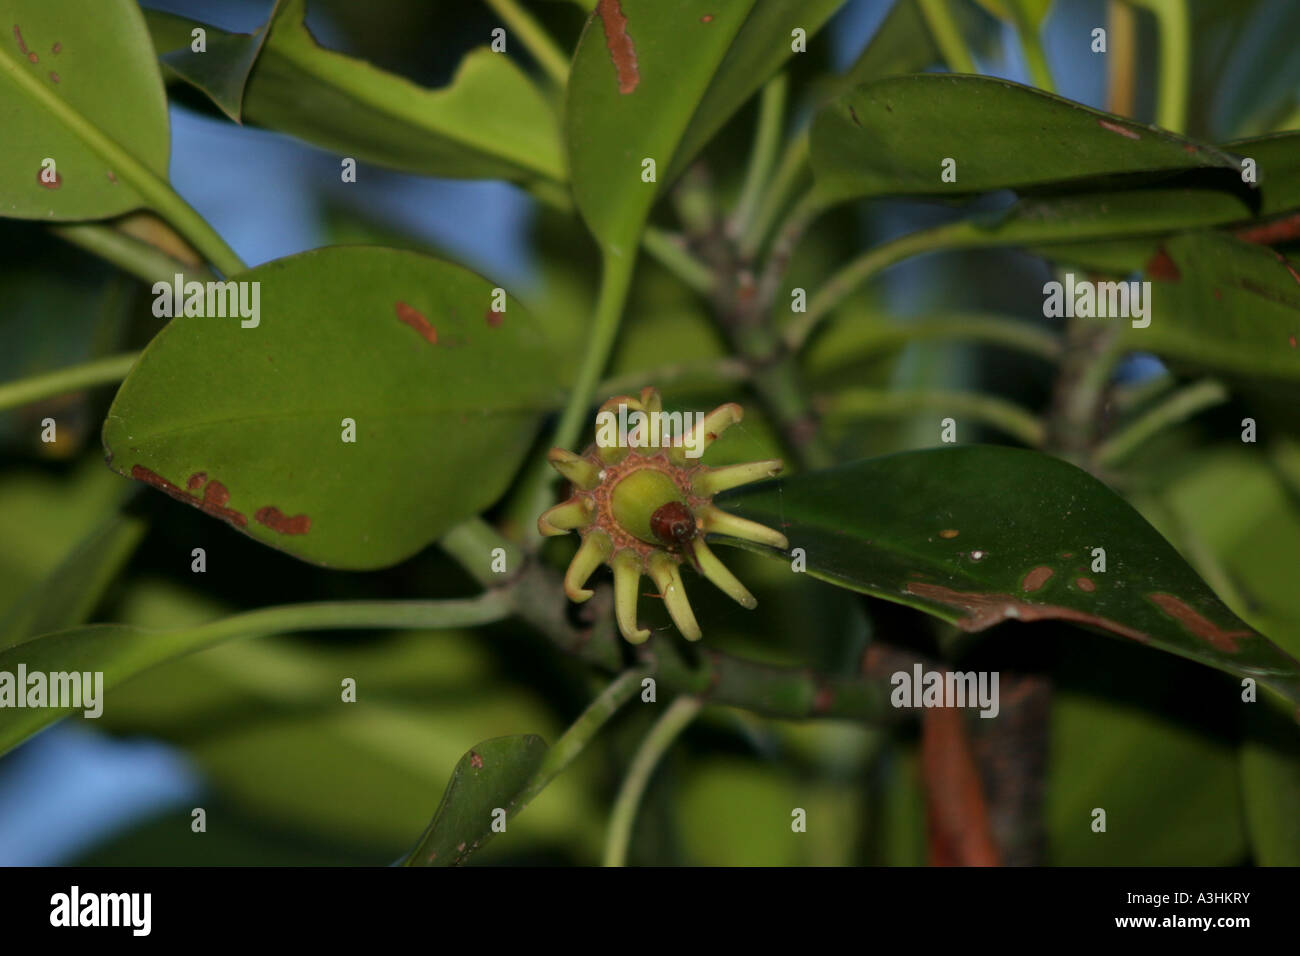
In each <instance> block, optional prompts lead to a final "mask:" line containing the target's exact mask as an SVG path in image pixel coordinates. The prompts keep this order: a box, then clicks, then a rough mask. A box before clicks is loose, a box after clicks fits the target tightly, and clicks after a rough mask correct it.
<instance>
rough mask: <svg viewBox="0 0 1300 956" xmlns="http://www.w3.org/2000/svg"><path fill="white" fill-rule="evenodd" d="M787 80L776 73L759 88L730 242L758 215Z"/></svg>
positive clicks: (778, 136)
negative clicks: (751, 143) (754, 125)
mask: <svg viewBox="0 0 1300 956" xmlns="http://www.w3.org/2000/svg"><path fill="white" fill-rule="evenodd" d="M789 85H790V84H789V80H788V79H787V77H786V75H785V73H784V72H782V73H778V74H777V75H776V76H774V77H772V79H771V80H769V81H768V82H767V85H766V86H764V87H763V96H762V99H761V100H760V101H759V107H758V128H757V131H756V132H755V134H754V148H753V150H751V152H750V154H749V168H748V169H747V170H746V171H745V183H744V185H743V186H742V187H741V189H740V199H739V200H737V202H736V208H735V211H734V212H733V213H732V218H731V223H730V226H729V229H728V232H729V234H730V235H731V236H732V237H733V238H734V237H737V236H743V235H746V234H747V233H748V232H749V229H750V227H751V226H752V225H753V222H754V217H755V215H757V213H758V207H759V203H760V202H761V201H762V199H763V194H764V191H765V187H766V186H767V181H768V177H769V176H770V175H771V173H772V165H773V163H774V162H775V161H776V150H777V146H778V145H779V143H780V139H781V120H782V118H783V117H784V116H785V99H786V91H787V89H788V88H789Z"/></svg>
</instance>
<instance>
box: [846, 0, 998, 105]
mask: <svg viewBox="0 0 1300 956" xmlns="http://www.w3.org/2000/svg"><path fill="white" fill-rule="evenodd" d="M952 13H953V19H954V20H955V21H956V23H957V28H958V30H959V31H960V33H961V35H962V38H963V39H964V40H965V41H966V44H967V45H968V46H969V47H970V49H971V51H972V52H974V53H977V54H986V53H988V52H989V50H990V49H991V48H992V47H993V45H994V44H995V42H996V41H997V40H998V30H997V29H996V26H997V25H996V24H994V23H993V22H992V21H991V20H989V18H988V17H984V16H980V15H979V13H978V12H976V11H974V10H973V9H972V8H970V7H967V6H966V5H964V4H961V5H958V6H957V7H955V8H954V9H953V10H952ZM968 14H969V15H968ZM942 62H943V53H942V51H940V49H939V46H938V44H936V43H935V42H934V35H933V34H932V33H931V32H930V26H929V24H928V23H926V20H925V16H924V15H923V14H922V13H921V8H920V7H919V6H918V5H917V2H916V0H896V2H895V3H894V5H893V6H892V7H891V8H890V10H889V14H888V15H887V16H886V17H885V20H884V22H883V23H881V24H880V26H879V28H877V30H876V32H875V35H874V36H872V38H871V42H869V43H868V44H867V45H866V47H865V48H864V49H863V51H862V53H861V54H859V56H858V58H857V60H855V61H854V63H853V65H852V66H850V67H849V68H848V70H847V71H845V73H844V75H843V76H842V77H840V78H838V79H837V80H835V87H836V91H837V92H843V91H844V90H845V89H850V88H852V87H855V86H858V85H860V84H863V83H868V82H870V81H872V80H878V79H881V78H882V77H886V76H893V75H895V74H898V73H920V72H921V71H922V70H924V69H925V68H926V67H928V66H932V65H934V64H936V63H942Z"/></svg>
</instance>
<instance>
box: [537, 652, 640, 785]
mask: <svg viewBox="0 0 1300 956" xmlns="http://www.w3.org/2000/svg"><path fill="white" fill-rule="evenodd" d="M648 673H649V672H648V671H647V670H646V669H645V668H643V667H634V668H631V669H629V670H625V671H623V673H621V674H619V675H618V677H616V678H615V679H614V681H613V683H611V684H610V685H609V686H608V687H606V688H605V689H604V690H603V691H601V693H600V696H598V697H597V698H596V699H595V700H593V701H592V702H591V703H590V704H588V705H587V709H586V710H584V711H583V712H582V714H581V715H580V716H579V717H578V719H577V720H575V721H574V722H573V723H572V724H570V725H569V729H568V730H566V731H565V732H564V735H563V736H561V737H560V739H559V740H557V741H556V742H555V746H554V747H552V748H551V749H550V750H548V751H547V753H546V757H545V759H543V761H542V765H541V766H540V767H538V768H537V772H536V773H535V774H533V776H532V778H531V779H530V780H529V781H528V785H527V786H525V787H524V789H523V790H522V791H520V794H519V797H518V798H517V799H516V801H515V806H516V809H522V808H523V807H524V806H526V805H527V804H528V802H529V801H530V800H532V799H533V798H534V797H536V796H537V795H538V794H539V793H541V792H542V791H543V790H544V789H546V785H547V784H549V783H550V782H551V781H552V780H554V779H555V778H556V777H558V776H559V775H560V774H561V773H562V772H563V771H564V769H565V768H566V767H568V766H569V764H571V763H573V761H574V760H575V759H576V758H577V756H578V754H580V753H582V751H583V750H584V749H585V748H586V746H587V744H589V743H591V740H592V738H593V737H595V736H596V733H597V732H598V731H599V730H600V728H602V727H604V726H605V724H606V723H607V722H608V721H609V718H611V717H613V716H614V714H616V713H617V712H618V711H619V709H620V708H621V707H622V706H623V705H624V704H626V703H627V702H628V701H629V700H631V699H632V698H633V697H635V696H636V695H637V692H638V691H639V690H640V689H641V681H642V680H644V679H645V677H646V676H647V674H648Z"/></svg>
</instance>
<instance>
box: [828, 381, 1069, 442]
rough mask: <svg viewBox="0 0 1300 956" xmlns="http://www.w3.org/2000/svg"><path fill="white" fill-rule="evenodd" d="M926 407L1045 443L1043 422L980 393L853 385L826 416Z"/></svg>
mask: <svg viewBox="0 0 1300 956" xmlns="http://www.w3.org/2000/svg"><path fill="white" fill-rule="evenodd" d="M923 410H934V411H941V412H945V413H947V414H949V415H951V416H952V417H954V418H956V417H957V416H958V415H964V416H966V417H968V418H972V419H974V420H976V421H978V422H983V423H984V424H986V425H990V426H992V427H993V428H996V429H998V430H999V431H1001V432H1004V433H1006V434H1008V435H1011V436H1012V437H1013V438H1016V439H1017V440H1018V441H1020V442H1021V443H1022V444H1025V445H1028V446H1029V447H1030V448H1038V447H1040V446H1041V445H1042V444H1043V439H1044V437H1045V434H1046V429H1045V427H1044V425H1043V422H1042V421H1041V420H1040V419H1039V418H1038V417H1037V416H1035V415H1033V414H1031V413H1030V412H1027V411H1026V410H1025V409H1023V408H1021V407H1020V406H1019V405H1017V404H1015V403H1014V402H1009V401H1007V400H1006V399H1003V398H998V397H997V396H995V395H984V394H982V393H980V392H946V391H939V390H933V389H902V390H884V389H871V388H851V389H846V390H845V391H842V392H839V393H838V394H837V395H836V396H835V397H834V398H833V399H830V400H828V401H827V403H826V406H825V409H824V411H825V413H826V414H827V415H850V416H853V415H863V416H880V417H894V416H900V415H908V414H911V413H913V412H918V411H923Z"/></svg>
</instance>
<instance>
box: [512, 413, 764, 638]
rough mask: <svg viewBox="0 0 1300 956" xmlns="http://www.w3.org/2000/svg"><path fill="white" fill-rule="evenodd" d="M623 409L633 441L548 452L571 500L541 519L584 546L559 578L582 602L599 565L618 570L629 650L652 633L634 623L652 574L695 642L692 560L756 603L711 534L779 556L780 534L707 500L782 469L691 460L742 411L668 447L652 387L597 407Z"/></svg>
mask: <svg viewBox="0 0 1300 956" xmlns="http://www.w3.org/2000/svg"><path fill="white" fill-rule="evenodd" d="M628 410H631V411H634V412H640V413H643V414H642V415H641V416H640V421H641V424H639V425H638V430H637V431H635V432H633V433H632V434H631V435H630V436H626V437H628V438H629V439H630V440H625V441H624V440H619V441H614V442H610V441H607V440H601V438H600V432H598V440H597V442H596V444H594V445H592V446H591V447H589V448H588V449H587V450H586V451H585V452H584V453H583V454H581V455H577V454H574V453H573V452H571V451H567V450H565V449H563V448H553V449H551V452H550V454H549V455H548V460H549V461H550V463H551V464H552V465H553V466H554V467H555V469H556V470H557V471H558V472H559V473H560V474H562V475H563V476H564V477H565V478H567V479H569V481H570V482H571V483H572V487H571V492H572V493H571V495H570V497H569V498H568V500H566V501H563V502H561V503H560V504H558V505H556V506H555V507H553V508H550V509H548V510H547V511H546V512H544V513H543V514H542V516H541V517H540V518H538V519H537V527H538V529H539V530H540V531H541V533H542V534H544V535H559V534H565V533H567V532H569V531H577V532H578V534H579V536H580V537H581V538H582V544H581V546H580V547H579V548H578V553H577V554H576V555H574V558H573V560H572V561H571V562H570V564H569V569H568V572H567V573H566V574H565V576H564V591H565V593H566V594H567V595H568V596H569V598H570V600H573V601H576V602H582V601H586V600H587V599H589V598H590V597H591V596H592V594H593V593H594V592H592V591H590V590H588V589H587V588H586V587H585V585H586V583H587V579H588V578H590V577H591V575H592V573H593V572H594V571H595V570H596V568H598V567H599V566H600V565H601V564H608V565H609V566H610V567H611V568H612V569H613V571H614V606H615V615H616V617H617V619H618V627H619V630H620V631H622V633H623V636H624V637H625V638H627V639H628V640H629V641H630V642H632V643H633V644H640V643H641V642H642V641H644V640H646V638H648V637H649V636H650V632H649V631H648V630H646V629H644V628H641V627H639V626H638V624H637V596H638V589H639V585H640V581H641V576H642V575H648V576H649V577H650V578H651V579H652V580H653V581H654V583H655V586H656V587H657V588H658V590H659V593H660V594H661V595H662V596H663V599H664V604H665V605H666V606H667V608H668V613H669V614H670V615H671V616H672V619H673V623H674V624H676V625H677V629H678V630H679V631H680V632H681V633H682V635H683V636H684V637H686V638H688V639H690V640H692V641H696V640H699V638H700V627H699V624H698V623H696V620H695V613H694V611H692V609H691V605H690V601H689V600H688V599H687V597H686V591H685V588H684V586H683V584H682V576H681V565H682V564H683V563H686V562H689V563H690V564H691V565H692V566H693V567H694V568H695V569H696V570H697V571H698V572H699V573H700V574H702V575H704V576H705V577H706V578H708V579H709V580H710V581H712V582H713V583H714V584H715V585H717V586H718V587H719V588H720V589H721V590H722V591H724V592H725V593H726V594H728V595H730V596H731V597H732V598H734V599H735V600H736V601H737V602H739V603H740V604H741V605H743V606H744V607H747V608H753V607H755V606H756V605H757V603H758V602H757V601H755V600H754V596H753V595H752V594H750V593H749V591H748V590H747V589H746V588H745V586H744V585H743V584H741V583H740V581H738V580H737V579H736V576H735V575H733V574H732V573H731V572H730V571H728V570H727V568H726V566H724V565H723V563H722V562H721V561H719V560H718V558H717V557H716V556H715V555H714V553H713V552H712V551H711V550H710V549H709V547H708V545H707V544H705V541H704V538H705V535H708V534H722V535H727V536H728V537H732V538H743V539H745V540H748V541H754V542H757V543H759V544H765V545H769V546H771V547H774V548H781V549H782V550H784V549H786V548H788V547H789V542H788V541H787V540H786V538H785V535H783V534H781V533H780V532H779V531H774V530H772V529H771V528H768V527H766V526H764V525H761V524H757V523H756V522H753V521H747V520H746V519H744V518H738V517H736V516H735V515H732V514H728V513H727V512H725V511H723V510H722V509H720V508H718V507H716V506H715V505H714V504H713V496H714V495H716V494H718V493H719V492H721V491H725V490H727V489H728V488H736V487H738V486H740V485H745V484H749V483H750V482H754V481H759V480H762V479H764V478H771V477H774V476H775V475H777V474H778V473H779V472H780V471H781V469H782V467H783V465H782V463H781V461H779V460H776V459H773V460H769V461H756V462H748V463H745V464H739V465H726V466H723V467H720V468H710V467H708V466H707V465H704V464H701V462H700V459H699V458H698V457H691V454H690V453H691V452H696V453H698V454H702V453H703V451H704V450H705V449H707V448H708V446H709V445H711V444H712V443H713V442H714V441H716V440H717V438H718V436H720V435H721V434H722V433H723V432H724V431H725V430H726V429H727V428H728V427H730V426H731V425H733V424H735V423H736V422H738V421H740V420H741V418H742V416H743V414H744V413H743V411H742V410H741V408H740V406H739V405H736V404H727V405H721V406H719V407H718V408H715V409H714V410H713V411H711V412H709V413H708V414H707V415H704V416H702V417H701V418H700V420H699V421H697V422H696V424H695V426H694V428H692V429H691V430H689V431H687V432H685V433H683V434H679V435H677V436H676V437H675V438H673V439H672V440H671V441H666V442H665V441H656V440H654V437H655V435H654V430H653V428H652V423H653V422H654V421H655V420H656V419H657V417H658V416H659V414H660V413H661V412H662V411H663V401H662V399H661V398H660V395H659V393H658V392H657V391H656V390H655V389H653V388H646V389H643V390H642V392H641V397H640V399H639V400H638V399H636V398H631V397H629V396H625V395H624V396H617V397H615V398H611V399H610V400H609V401H607V402H606V403H605V404H604V405H602V406H601V415H598V417H597V421H598V423H599V422H600V421H601V416H605V415H611V414H613V413H614V412H616V411H620V412H627V411H628Z"/></svg>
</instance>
